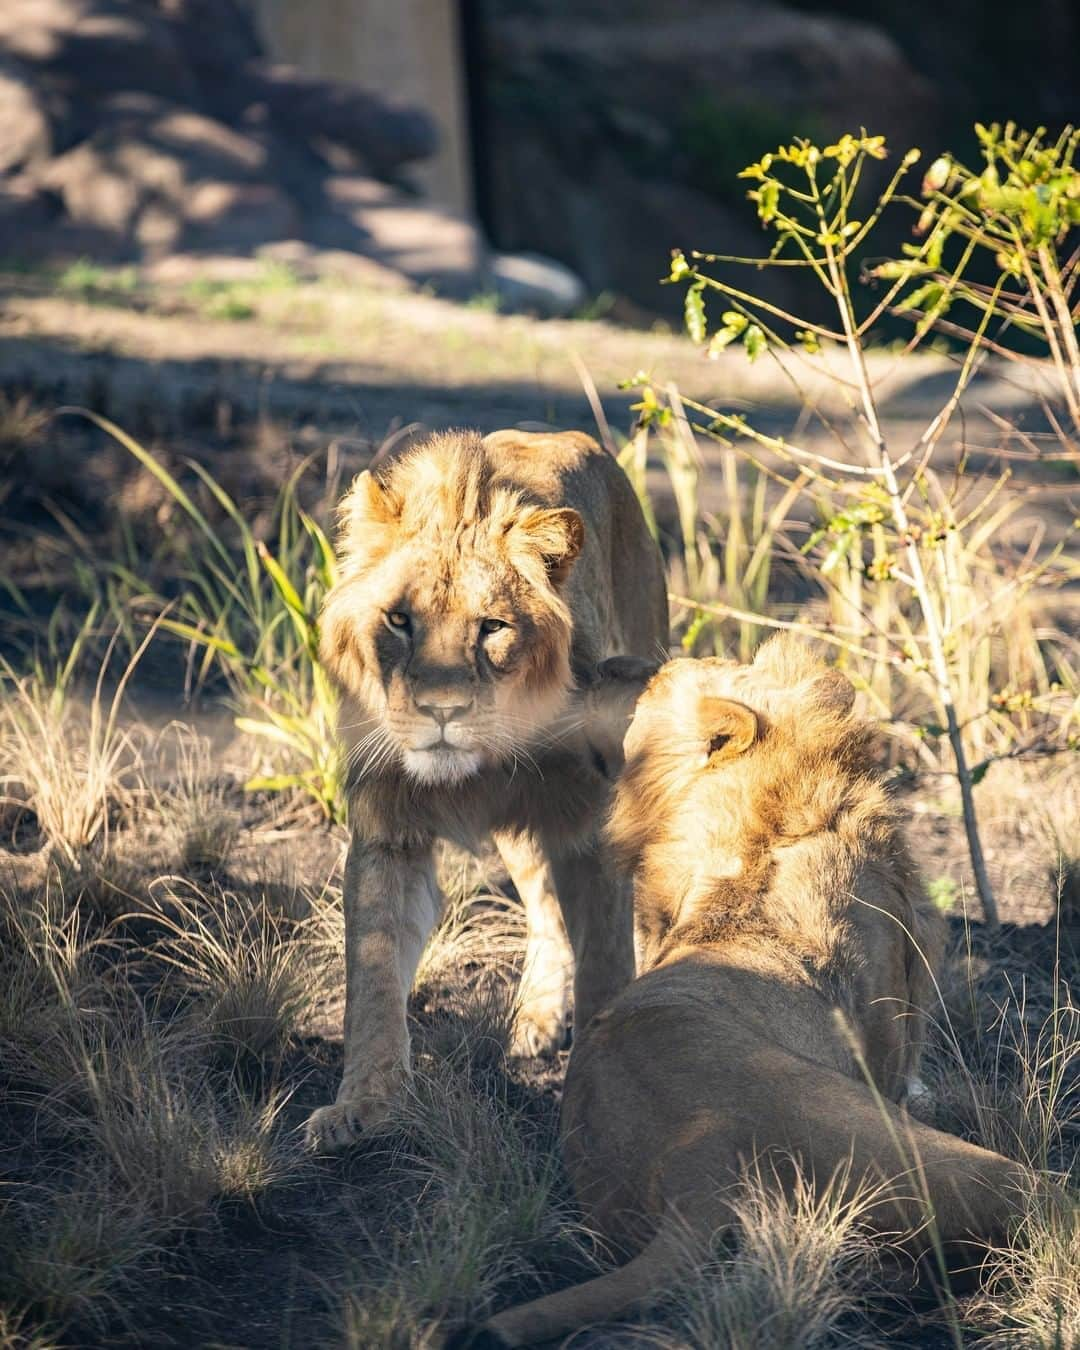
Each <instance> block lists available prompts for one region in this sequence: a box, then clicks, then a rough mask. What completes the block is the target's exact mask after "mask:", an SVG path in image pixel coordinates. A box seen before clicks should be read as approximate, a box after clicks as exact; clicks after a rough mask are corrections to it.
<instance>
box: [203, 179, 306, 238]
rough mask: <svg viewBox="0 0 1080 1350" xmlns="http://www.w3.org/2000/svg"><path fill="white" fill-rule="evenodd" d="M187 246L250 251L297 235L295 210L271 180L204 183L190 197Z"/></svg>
mask: <svg viewBox="0 0 1080 1350" xmlns="http://www.w3.org/2000/svg"><path fill="white" fill-rule="evenodd" d="M184 219H185V221H186V228H185V230H184V235H183V239H184V245H185V247H187V248H193V249H199V250H205V251H206V252H208V253H233V252H236V253H248V252H251V251H252V250H254V249H256V248H258V247H259V245H260V244H263V243H265V242H266V240H268V239H289V238H292V237H293V236H294V235H295V234H296V228H297V217H296V211H295V209H294V207H293V206H292V204H291V203H290V202H289V200H288V198H287V197H286V196H285V195H284V193H282V192H279V191H278V189H277V188H275V187H274V186H273V185H272V184H270V183H227V182H202V183H198V184H196V186H195V187H194V188H193V189H192V191H191V194H190V196H189V197H188V200H187V203H186V206H185V209H184Z"/></svg>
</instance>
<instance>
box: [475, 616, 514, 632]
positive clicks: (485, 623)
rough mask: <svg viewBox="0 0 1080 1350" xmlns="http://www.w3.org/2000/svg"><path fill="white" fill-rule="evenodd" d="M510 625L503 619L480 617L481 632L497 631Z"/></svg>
mask: <svg viewBox="0 0 1080 1350" xmlns="http://www.w3.org/2000/svg"><path fill="white" fill-rule="evenodd" d="M509 627H510V625H509V624H508V623H506V622H505V620H503V619H481V620H480V631H481V633H497V632H498V631H499V630H500V629H501V628H509Z"/></svg>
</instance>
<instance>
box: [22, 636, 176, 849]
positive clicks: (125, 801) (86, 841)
mask: <svg viewBox="0 0 1080 1350" xmlns="http://www.w3.org/2000/svg"><path fill="white" fill-rule="evenodd" d="M94 617H95V615H94V611H91V613H90V614H89V615H88V617H87V619H86V622H85V623H84V624H83V627H82V629H81V630H80V632H79V634H78V635H77V637H76V639H75V641H74V643H73V644H72V648H71V651H70V652H69V654H68V656H67V658H66V660H65V661H64V663H63V664H62V665H61V664H57V665H56V667H55V669H54V670H53V671H52V672H51V673H46V672H45V671H44V670H43V669H42V668H41V667H38V668H37V669H36V670H34V671H32V672H31V673H30V674H28V675H21V676H20V675H18V674H17V673H16V672H15V671H14V670H13V669H12V667H11V666H10V665H9V664H8V663H7V662H6V661H0V687H2V686H6V687H4V694H5V697H4V700H3V703H2V704H0V788H3V789H5V790H6V791H5V795H4V797H3V798H0V801H3V802H5V803H6V804H9V805H14V806H16V807H17V808H20V809H23V810H28V811H31V812H32V813H33V815H34V816H35V818H36V820H37V824H38V828H39V830H40V831H41V833H42V834H43V835H44V837H45V840H46V842H47V843H48V844H49V846H50V847H51V848H52V849H53V850H54V851H55V852H57V853H58V854H59V855H60V856H62V857H64V858H66V859H67V860H68V861H69V862H74V861H75V860H76V858H77V856H78V854H79V853H80V851H82V850H85V849H88V848H90V847H91V846H92V845H94V844H95V843H96V842H97V841H99V840H101V841H102V845H103V847H106V848H107V846H108V841H109V832H110V830H111V829H112V828H113V827H114V825H115V824H116V823H117V822H118V820H122V819H123V818H125V817H128V816H130V814H131V811H132V808H133V806H134V804H135V801H136V800H137V798H138V797H139V796H140V795H141V792H142V790H143V786H144V784H143V780H142V776H141V769H142V763H141V754H140V739H141V738H140V735H139V733H138V731H137V729H135V728H130V727H124V726H122V725H121V722H120V712H121V706H122V703H123V699H124V693H125V690H126V689H127V684H128V681H129V679H130V678H131V675H132V673H133V671H134V670H135V667H136V666H137V665H138V663H139V660H140V659H141V657H142V655H143V653H144V652H145V650H146V648H147V646H148V644H149V643H150V641H151V639H152V638H153V635H154V632H155V628H151V629H150V631H149V632H148V633H147V634H146V636H145V637H144V638H143V640H142V642H141V643H140V644H139V646H138V647H137V648H136V649H135V651H134V653H133V655H132V657H131V659H130V660H129V662H128V663H127V666H126V667H125V669H124V671H123V672H122V674H121V676H120V678H119V680H118V681H117V684H116V687H115V690H114V692H113V694H112V696H111V698H108V699H106V696H105V688H104V686H105V680H106V676H107V674H108V670H109V665H110V661H111V658H112V653H113V649H114V647H115V643H116V638H115V637H114V639H113V641H112V642H111V643H110V644H109V646H108V648H107V649H106V652H105V655H104V656H103V657H102V660H101V663H100V665H99V667H98V673H97V680H96V683H95V685H94V689H93V693H92V695H91V696H90V698H89V699H88V701H87V704H86V706H85V708H79V707H77V706H76V702H75V700H74V698H73V697H72V690H71V684H72V679H73V676H74V673H75V669H76V666H77V664H78V661H79V657H80V654H81V652H82V651H83V648H84V645H85V643H86V641H87V639H88V637H89V635H90V632H91V630H92V628H93V621H94Z"/></svg>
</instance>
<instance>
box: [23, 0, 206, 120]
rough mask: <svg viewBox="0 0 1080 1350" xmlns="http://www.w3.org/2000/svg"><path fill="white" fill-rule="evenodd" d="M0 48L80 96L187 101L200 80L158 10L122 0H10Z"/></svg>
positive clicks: (64, 88)
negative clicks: (128, 94) (138, 94)
mask: <svg viewBox="0 0 1080 1350" xmlns="http://www.w3.org/2000/svg"><path fill="white" fill-rule="evenodd" d="M0 50H3V51H5V52H7V53H8V54H10V55H12V56H16V57H20V58H22V59H24V60H26V61H32V62H33V63H34V64H35V66H36V67H37V69H38V71H39V72H40V74H41V75H43V76H44V77H46V78H48V79H49V80H51V81H52V82H53V83H54V84H55V85H56V86H57V87H58V88H60V89H63V90H65V91H67V92H73V91H77V92H78V95H79V97H80V99H83V100H85V99H87V98H93V97H95V96H98V95H101V94H106V93H112V92H115V91H117V90H123V89H138V90H142V91H144V92H146V93H152V94H157V95H159V96H160V97H162V98H167V99H173V100H176V101H180V102H186V101H189V100H191V99H193V98H194V96H195V94H196V90H197V86H196V82H195V80H194V77H193V75H192V72H191V70H190V69H189V67H188V65H187V62H186V61H185V60H184V56H183V53H182V51H181V49H180V47H179V46H178V44H177V42H176V40H175V37H174V33H173V29H172V27H171V26H170V24H169V23H168V22H167V21H166V20H165V19H164V18H163V17H162V16H161V14H160V13H159V11H158V8H157V6H156V5H152V4H143V5H134V4H131V3H124V0H4V3H3V5H2V6H0Z"/></svg>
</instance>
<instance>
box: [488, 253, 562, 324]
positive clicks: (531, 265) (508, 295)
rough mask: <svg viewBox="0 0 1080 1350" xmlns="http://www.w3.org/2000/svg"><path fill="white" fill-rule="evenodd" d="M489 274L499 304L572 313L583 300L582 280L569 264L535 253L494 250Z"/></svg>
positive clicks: (530, 310)
mask: <svg viewBox="0 0 1080 1350" xmlns="http://www.w3.org/2000/svg"><path fill="white" fill-rule="evenodd" d="M488 274H489V276H490V279H491V284H492V286H493V287H494V290H495V293H496V294H497V295H498V297H499V301H500V305H501V307H502V308H504V309H514V310H522V311H525V312H526V313H531V314H539V315H542V316H544V317H557V316H559V315H564V314H573V312H574V311H575V310H577V309H580V308H581V306H582V305H583V304H584V303H585V299H586V294H587V292H586V289H585V283H584V282H583V281H582V280H581V278H580V277H579V276H577V275H576V273H574V272H572V271H571V270H570V268H569V267H564V266H563V264H562V263H559V262H555V261H554V259H552V258H544V257H541V256H540V255H539V254H536V253H497V254H496V255H495V256H494V257H493V258H492V260H491V263H490V265H489V268H488Z"/></svg>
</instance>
